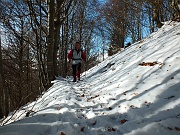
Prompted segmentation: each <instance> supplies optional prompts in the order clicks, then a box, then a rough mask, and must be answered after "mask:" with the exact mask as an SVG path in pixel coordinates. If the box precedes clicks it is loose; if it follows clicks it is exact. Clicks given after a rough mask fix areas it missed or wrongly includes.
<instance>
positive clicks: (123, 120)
mask: <svg viewBox="0 0 180 135" xmlns="http://www.w3.org/2000/svg"><path fill="white" fill-rule="evenodd" d="M127 121H128V120H126V119H122V120H121V121H120V122H121V124H124V123H125V122H127Z"/></svg>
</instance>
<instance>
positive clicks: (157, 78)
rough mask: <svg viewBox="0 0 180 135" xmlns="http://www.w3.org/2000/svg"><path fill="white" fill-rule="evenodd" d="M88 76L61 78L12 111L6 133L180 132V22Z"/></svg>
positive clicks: (139, 134)
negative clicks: (75, 80) (71, 78)
mask: <svg viewBox="0 0 180 135" xmlns="http://www.w3.org/2000/svg"><path fill="white" fill-rule="evenodd" d="M83 78H84V81H82V82H79V83H75V84H73V83H71V82H70V81H69V80H66V79H62V78H59V79H57V80H55V81H54V85H53V86H52V87H51V88H50V89H49V90H48V91H47V92H46V93H45V94H44V95H43V96H42V97H41V98H38V99H37V100H36V101H34V102H32V103H29V104H28V105H26V106H23V107H21V109H19V110H18V111H17V112H16V113H15V114H14V115H9V117H8V118H6V119H5V120H4V121H3V123H2V124H4V126H2V127H0V134H1V135H24V134H26V135H179V134H180V23H175V22H167V23H165V24H164V26H163V27H162V28H161V29H159V30H158V31H157V32H154V33H152V34H151V35H150V36H148V37H147V38H145V39H143V40H141V41H139V42H137V43H135V44H133V45H131V46H130V47H128V48H126V49H125V50H123V51H121V52H119V53H118V54H116V55H113V56H111V57H108V58H107V59H106V60H105V61H103V62H102V63H100V64H98V65H97V66H95V67H93V68H92V69H90V70H89V71H87V72H86V75H85V73H83ZM29 110H32V111H31V112H30V113H29V114H28V117H26V116H27V112H29ZM10 118H11V119H10Z"/></svg>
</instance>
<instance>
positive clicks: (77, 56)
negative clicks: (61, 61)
mask: <svg viewBox="0 0 180 135" xmlns="http://www.w3.org/2000/svg"><path fill="white" fill-rule="evenodd" d="M71 59H72V69H73V78H74V80H73V82H76V76H77V79H78V80H79V81H80V73H81V65H82V60H84V61H85V62H86V55H85V53H84V51H83V50H82V49H81V45H80V43H79V42H76V43H75V45H74V49H72V50H71V51H70V52H69V53H68V60H69V63H70V61H71Z"/></svg>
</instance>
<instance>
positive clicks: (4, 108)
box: [0, 34, 9, 117]
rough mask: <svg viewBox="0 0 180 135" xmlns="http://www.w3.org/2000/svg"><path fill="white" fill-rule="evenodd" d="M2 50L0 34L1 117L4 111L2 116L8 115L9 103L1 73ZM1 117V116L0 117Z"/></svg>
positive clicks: (2, 73)
mask: <svg viewBox="0 0 180 135" xmlns="http://www.w3.org/2000/svg"><path fill="white" fill-rule="evenodd" d="M2 62H3V61H2V48H1V34H0V84H1V85H0V91H2V94H3V109H2V108H0V114H1V115H2V113H3V112H1V111H2V110H4V113H3V114H4V115H5V116H8V114H9V103H8V97H9V96H8V90H7V87H6V86H5V77H4V71H3V63H2ZM0 117H2V116H0Z"/></svg>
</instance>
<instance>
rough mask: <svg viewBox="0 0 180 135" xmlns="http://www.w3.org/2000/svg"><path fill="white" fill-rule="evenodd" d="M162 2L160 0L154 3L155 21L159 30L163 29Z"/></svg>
mask: <svg viewBox="0 0 180 135" xmlns="http://www.w3.org/2000/svg"><path fill="white" fill-rule="evenodd" d="M160 4H161V3H160V1H159V0H155V1H154V5H153V7H154V9H153V10H154V14H153V20H154V21H155V22H156V25H157V27H158V28H161V27H162V26H163V24H162V23H161V21H160V11H159V10H160Z"/></svg>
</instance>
